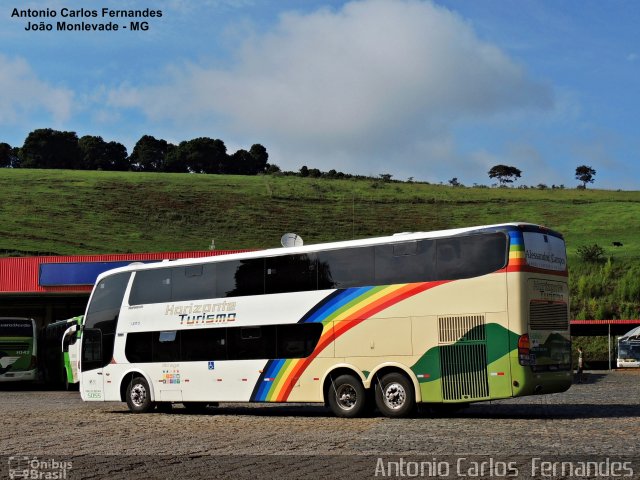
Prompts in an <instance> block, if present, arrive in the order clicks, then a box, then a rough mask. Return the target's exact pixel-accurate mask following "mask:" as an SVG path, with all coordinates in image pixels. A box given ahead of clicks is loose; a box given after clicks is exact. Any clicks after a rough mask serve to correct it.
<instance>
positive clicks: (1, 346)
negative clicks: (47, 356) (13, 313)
mask: <svg viewBox="0 0 640 480" xmlns="http://www.w3.org/2000/svg"><path fill="white" fill-rule="evenodd" d="M37 347H38V345H37V335H36V322H35V321H34V320H33V319H30V318H8V317H3V318H0V382H17V381H30V380H35V379H36V377H37V373H38V368H37V355H36V352H37Z"/></svg>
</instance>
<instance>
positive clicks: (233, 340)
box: [227, 325, 276, 360]
mask: <svg viewBox="0 0 640 480" xmlns="http://www.w3.org/2000/svg"><path fill="white" fill-rule="evenodd" d="M227 339H228V340H229V349H228V353H229V360H247V359H262V358H264V359H268V358H276V327H275V325H268V326H264V327H239V328H229V329H227Z"/></svg>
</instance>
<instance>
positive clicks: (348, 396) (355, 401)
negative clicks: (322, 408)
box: [327, 374, 367, 418]
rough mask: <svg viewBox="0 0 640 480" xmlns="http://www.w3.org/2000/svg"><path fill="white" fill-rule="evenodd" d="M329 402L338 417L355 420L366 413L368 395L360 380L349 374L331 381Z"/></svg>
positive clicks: (328, 395) (328, 393)
mask: <svg viewBox="0 0 640 480" xmlns="http://www.w3.org/2000/svg"><path fill="white" fill-rule="evenodd" d="M327 400H328V403H329V407H330V408H331V411H332V412H333V413H334V414H335V415H336V416H337V417H344V418H354V417H358V416H360V415H362V413H363V412H364V410H365V408H366V401H367V395H366V391H365V389H364V386H363V385H362V382H360V379H358V378H356V377H354V376H353V375H348V374H347V375H340V376H339V377H338V378H336V379H335V380H332V381H331V384H330V385H329V391H328V392H327Z"/></svg>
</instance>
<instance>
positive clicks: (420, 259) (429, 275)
mask: <svg viewBox="0 0 640 480" xmlns="http://www.w3.org/2000/svg"><path fill="white" fill-rule="evenodd" d="M375 251H376V261H375V272H376V277H375V283H376V284H377V285H390V284H393V283H411V282H426V281H430V280H436V268H435V266H436V262H435V258H436V255H435V254H436V248H435V241H434V240H420V241H416V242H403V243H397V244H391V245H378V246H376V247H375Z"/></svg>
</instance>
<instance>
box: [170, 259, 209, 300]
mask: <svg viewBox="0 0 640 480" xmlns="http://www.w3.org/2000/svg"><path fill="white" fill-rule="evenodd" d="M171 281H172V289H171V300H172V301H174V302H183V301H186V300H203V299H206V298H216V264H215V263H209V264H202V265H188V266H186V267H175V268H173V269H172V276H171Z"/></svg>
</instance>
